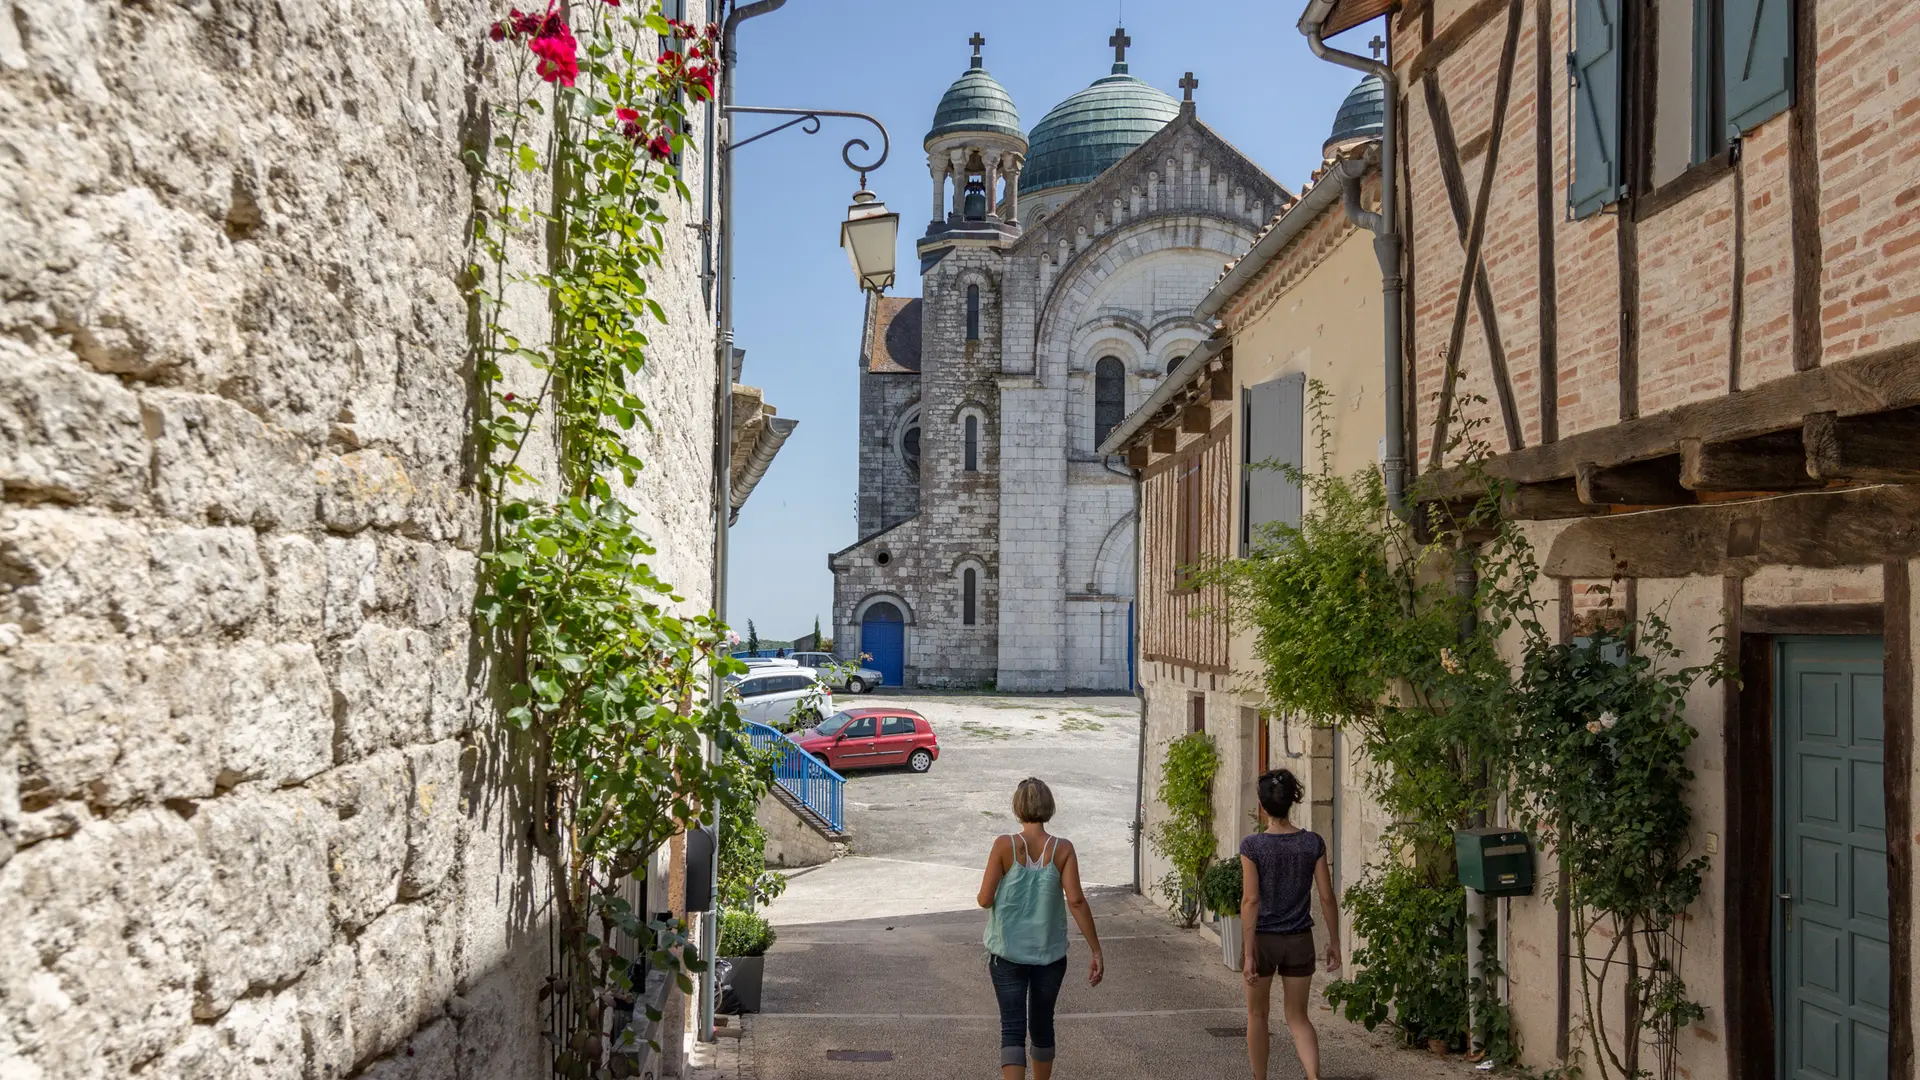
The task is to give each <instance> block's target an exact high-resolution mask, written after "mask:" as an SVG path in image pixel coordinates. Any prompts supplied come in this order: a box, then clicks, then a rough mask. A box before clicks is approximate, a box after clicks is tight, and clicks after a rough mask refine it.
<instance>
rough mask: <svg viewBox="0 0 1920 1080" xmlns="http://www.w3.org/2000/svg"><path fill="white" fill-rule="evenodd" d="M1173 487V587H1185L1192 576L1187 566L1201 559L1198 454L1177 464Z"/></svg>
mask: <svg viewBox="0 0 1920 1080" xmlns="http://www.w3.org/2000/svg"><path fill="white" fill-rule="evenodd" d="M1178 474H1179V475H1178V477H1177V479H1176V485H1177V486H1176V487H1175V489H1174V500H1175V506H1176V507H1177V509H1178V517H1179V520H1177V521H1176V522H1175V523H1174V526H1175V527H1174V552H1173V565H1174V567H1175V571H1174V586H1175V587H1176V588H1181V589H1184V588H1186V587H1187V579H1188V578H1189V577H1191V576H1192V575H1191V573H1190V572H1189V569H1188V568H1189V567H1191V566H1192V565H1193V564H1194V563H1195V562H1197V561H1198V560H1199V558H1200V515H1201V512H1202V508H1201V499H1200V456H1199V455H1197V454H1196V455H1195V456H1194V457H1193V459H1192V460H1190V461H1188V462H1187V463H1185V464H1183V465H1181V466H1179V467H1178Z"/></svg>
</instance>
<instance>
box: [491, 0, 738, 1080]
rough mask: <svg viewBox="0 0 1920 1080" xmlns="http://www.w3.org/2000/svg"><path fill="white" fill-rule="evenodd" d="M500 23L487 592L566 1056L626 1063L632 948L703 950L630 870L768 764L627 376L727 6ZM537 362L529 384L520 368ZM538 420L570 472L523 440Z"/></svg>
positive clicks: (618, 10) (648, 315)
mask: <svg viewBox="0 0 1920 1080" xmlns="http://www.w3.org/2000/svg"><path fill="white" fill-rule="evenodd" d="M488 36H489V37H490V38H491V39H492V41H493V42H494V43H495V48H494V50H493V51H492V52H491V53H490V54H489V57H490V61H489V67H490V69H491V74H492V76H493V78H494V79H495V80H496V81H497V82H498V83H501V84H504V90H505V94H504V100H503V101H501V102H499V103H497V104H494V105H492V106H491V107H490V110H489V115H488V118H487V119H488V121H489V124H490V133H491V134H490V136H489V138H488V141H487V144H486V145H485V146H482V147H474V148H472V149H470V151H469V154H468V160H469V163H470V166H471V167H472V168H473V169H474V171H475V173H476V174H477V175H478V176H479V177H480V178H481V179H482V181H483V187H482V193H483V198H482V199H481V205H480V206H479V207H478V208H477V211H476V214H475V217H474V228H473V248H474V258H473V263H472V266H471V268H470V271H469V273H470V281H471V287H472V291H473V294H474V299H475V302H476V306H477V309H478V311H479V316H480V317H479V323H480V344H479V348H478V350H477V360H476V372H477V377H478V381H479V384H480V387H481V389H482V390H483V391H484V392H485V393H484V395H483V408H482V409H481V415H480V416H479V418H478V419H477V429H478V436H479V441H480V446H481V461H482V462H483V465H484V484H483V486H484V492H485V495H486V498H487V504H488V510H489V513H490V519H489V535H488V547H487V549H486V551H485V552H484V555H483V560H484V567H485V572H486V582H485V589H484V591H483V593H482V595H481V596H480V597H479V598H478V600H477V602H476V603H477V608H478V614H479V615H480V617H481V618H482V619H483V620H484V622H485V624H486V625H487V626H488V627H489V628H490V629H491V631H492V633H493V634H494V644H495V646H496V648H497V649H498V652H499V655H501V656H502V657H503V658H505V663H504V664H503V667H504V668H505V669H506V670H505V673H504V681H505V682H506V684H507V685H506V687H505V693H506V697H507V708H506V710H505V714H504V715H505V720H506V722H507V723H508V724H509V725H510V726H511V727H512V728H514V729H517V730H519V731H521V732H523V733H525V735H526V737H527V738H528V740H529V742H530V745H531V754H532V759H533V760H532V775H533V782H534V785H535V789H536V792H535V795H536V803H535V805H536V806H539V807H544V808H545V811H546V812H545V815H544V819H543V820H541V821H539V822H536V824H535V828H534V833H535V838H536V843H537V845H538V847H539V849H540V851H541V853H542V855H543V856H544V857H545V860H546V863H547V865H548V867H549V868H550V871H551V874H552V892H553V905H554V918H555V932H556V935H557V938H558V941H559V944H560V952H561V955H562V958H563V959H562V962H561V965H560V971H559V972H558V973H557V974H556V975H555V976H554V977H553V978H552V979H551V980H550V981H549V985H548V987H547V989H546V990H545V991H543V997H545V996H548V995H553V996H556V997H557V998H558V999H559V1000H561V1001H564V1002H565V1003H566V1004H565V1007H564V1009H563V1010H559V1011H560V1012H561V1013H562V1015H561V1016H560V1017H559V1022H558V1028H559V1029H558V1030H557V1031H556V1032H555V1046H554V1068H555V1071H556V1072H558V1073H559V1074H560V1075H563V1076H568V1077H601V1076H613V1075H617V1074H619V1073H620V1072H621V1071H623V1069H622V1062H623V1061H624V1060H625V1059H624V1057H623V1056H622V1054H621V1053H619V1051H631V1050H632V1049H633V1046H632V1044H631V1042H630V1038H631V1036H630V1035H629V1034H628V1033H627V1032H611V1033H610V1027H611V1025H610V1024H609V1023H608V1019H609V1012H610V1010H612V1009H614V1008H615V1007H616V1006H618V1005H620V1004H622V1003H624V1002H626V1001H630V1000H631V999H632V998H633V997H634V996H635V994H636V987H635V986H634V985H633V972H634V970H635V966H636V962H637V961H639V960H641V959H642V956H641V955H640V954H644V956H645V959H646V960H647V961H648V962H649V963H650V964H651V966H653V967H654V968H656V969H665V970H669V971H672V972H673V973H674V975H675V977H676V978H677V980H678V981H679V984H680V986H681V988H682V990H683V991H684V992H691V990H692V983H691V980H690V978H689V977H688V974H689V973H690V972H698V971H700V970H703V968H704V962H703V961H702V960H701V959H700V958H699V957H698V956H695V955H693V954H692V952H691V951H690V950H686V949H685V947H686V945H687V941H688V934H687V927H686V926H685V924H684V923H683V922H681V921H679V920H657V919H651V918H649V917H648V913H646V912H636V911H633V910H631V907H630V905H629V904H628V902H627V901H626V900H625V899H624V898H623V897H622V895H621V893H622V889H623V885H624V883H625V882H627V881H629V880H631V879H633V878H636V877H638V876H641V875H644V874H645V872H646V868H647V865H648V862H649V860H650V858H651V856H652V854H653V853H654V852H655V851H656V850H658V849H659V848H660V847H661V846H662V845H664V844H665V843H667V841H668V840H669V839H670V838H672V837H673V836H675V835H676V834H678V833H680V832H683V831H684V830H686V829H689V828H692V827H695V826H697V825H702V824H710V823H712V822H713V821H714V819H715V817H716V812H717V811H718V809H719V808H720V807H722V806H724V805H727V804H729V803H730V802H736V801H740V800H743V799H747V798H748V797H749V796H750V793H751V790H752V785H753V782H754V779H755V777H754V775H753V774H754V771H755V769H754V767H753V766H752V765H751V764H750V763H748V762H746V761H745V760H744V759H743V758H742V757H741V756H740V755H739V754H736V753H734V751H735V750H736V749H739V748H743V747H744V746H745V742H744V740H742V739H738V738H737V736H736V732H737V731H738V730H739V720H738V716H737V714H736V712H735V709H734V706H733V704H732V703H731V702H730V701H727V700H725V699H724V698H723V699H722V700H720V701H718V702H715V701H713V700H712V699H711V698H710V696H709V694H708V688H709V687H710V685H711V680H712V679H713V678H714V677H715V676H716V675H724V674H726V673H728V672H730V671H733V670H736V669H737V666H736V665H735V664H734V661H733V660H732V659H731V658H730V657H729V656H728V650H727V640H728V637H727V632H726V628H725V627H724V626H723V625H721V623H720V622H719V620H718V619H717V618H715V617H714V616H713V615H711V614H698V615H685V614H681V613H680V610H679V609H681V608H682V607H683V606H684V599H683V598H682V597H680V596H679V595H676V593H675V592H674V589H673V587H672V586H671V585H670V584H668V583H667V582H665V581H662V580H660V579H659V578H658V577H657V576H656V575H655V574H654V572H653V571H652V569H651V567H650V566H649V563H648V560H649V559H650V558H651V557H652V556H653V555H654V548H653V546H652V544H651V543H650V542H649V541H648V539H647V537H646V536H645V535H644V534H643V533H642V532H641V531H640V529H639V528H638V527H637V526H636V524H635V522H634V515H633V512H632V510H631V509H630V508H629V506H628V505H627V503H626V502H625V501H623V495H624V493H625V492H626V491H627V490H629V489H631V487H632V485H633V484H634V483H635V481H636V480H637V478H638V475H639V473H640V470H641V468H642V465H643V463H642V461H641V460H640V458H639V456H638V455H637V453H636V452H635V449H634V446H635V443H636V440H637V438H638V435H639V433H640V430H641V429H642V428H647V427H649V426H650V424H649V421H648V418H647V409H646V403H645V402H644V401H643V400H642V399H641V397H640V395H639V393H638V392H637V391H636V390H635V389H634V380H635V379H636V377H637V376H639V374H640V373H641V371H642V369H643V368H644V366H645V364H646V361H647V349H648V347H649V341H648V332H649V330H650V329H651V328H652V327H653V326H655V325H658V324H661V323H664V322H665V320H666V312H665V310H664V309H663V308H662V307H661V305H660V303H659V302H658V301H657V300H656V299H654V298H653V297H652V296H651V295H649V288H648V279H649V276H650V275H651V274H653V273H654V272H656V271H658V270H660V269H661V268H662V260H663V255H664V252H665V249H666V238H665V233H664V230H665V227H666V224H667V214H666V203H667V201H668V200H670V199H671V200H678V201H682V202H684V201H686V200H687V199H688V191H687V188H686V185H685V184H684V183H683V182H682V181H681V179H680V176H679V174H678V170H677V167H676V164H675V158H676V156H677V155H679V154H681V153H683V152H684V151H685V150H686V149H687V139H686V136H685V135H684V134H683V132H684V130H685V129H686V127H687V123H686V121H687V114H686V108H687V103H688V102H692V101H701V100H706V99H708V98H710V97H711V96H712V92H713V71H714V49H715V41H714V37H715V29H714V28H712V27H707V28H700V27H695V26H691V25H688V24H685V23H679V22H673V21H670V20H667V19H664V18H662V17H661V15H660V14H659V12H658V11H657V10H655V9H653V7H652V6H651V5H648V4H644V3H643V4H642V5H640V6H637V7H621V6H620V5H619V3H618V0H605V2H604V3H582V4H578V5H575V6H572V7H567V8H561V7H549V8H548V9H547V10H546V11H545V12H542V13H538V14H529V13H524V12H520V11H518V10H515V11H513V12H511V13H510V14H509V16H508V17H507V18H506V19H503V20H501V21H500V22H499V23H497V24H495V25H494V26H493V27H492V28H491V30H490V33H489V35H488ZM662 42H664V43H665V47H664V48H661V47H660V46H661V43H662ZM541 256H544V259H542V258H541ZM528 266H538V267H539V268H538V269H526V267H528ZM535 298H537V300H536V299H535ZM515 300H517V301H518V302H517V303H516V302H515ZM543 326H544V332H542V330H541V329H540V328H541V327H543ZM523 328H524V329H523ZM522 381H532V382H537V386H536V387H534V388H532V389H531V390H527V389H514V387H516V386H518V385H519V384H520V382H522ZM536 435H538V436H540V437H541V438H542V439H544V440H545V441H546V443H550V445H551V447H552V448H553V451H554V453H555V458H556V462H555V468H554V470H553V471H554V472H555V473H556V475H553V476H541V475H539V474H538V471H537V470H536V469H534V468H531V467H529V466H528V465H526V464H525V463H524V462H523V454H524V452H525V451H526V450H527V448H528V447H529V446H530V445H531V444H532V443H533V441H534V439H535V437H536ZM543 445H544V444H543ZM714 751H718V753H717V754H716V753H715V752H714ZM622 942H638V943H640V944H639V945H638V946H637V949H636V948H634V947H629V948H628V949H626V950H624V951H623V949H622V948H621V943H622ZM649 1015H650V1016H652V1017H653V1018H655V1019H657V1018H658V1015H657V1014H656V1013H653V1012H652V1010H651V1009H649Z"/></svg>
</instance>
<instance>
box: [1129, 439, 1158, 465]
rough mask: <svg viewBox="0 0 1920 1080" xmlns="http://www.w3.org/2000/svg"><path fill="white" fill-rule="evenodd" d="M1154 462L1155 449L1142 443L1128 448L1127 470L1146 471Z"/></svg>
mask: <svg viewBox="0 0 1920 1080" xmlns="http://www.w3.org/2000/svg"><path fill="white" fill-rule="evenodd" d="M1152 461H1153V449H1152V448H1151V447H1148V446H1146V445H1144V444H1142V443H1134V444H1133V445H1132V446H1129V447H1127V468H1129V469H1144V468H1146V467H1147V465H1148V464H1149V463H1151V462H1152Z"/></svg>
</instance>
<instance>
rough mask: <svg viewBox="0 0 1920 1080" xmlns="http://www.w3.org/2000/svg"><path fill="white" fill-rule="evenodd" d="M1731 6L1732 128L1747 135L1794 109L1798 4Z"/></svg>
mask: <svg viewBox="0 0 1920 1080" xmlns="http://www.w3.org/2000/svg"><path fill="white" fill-rule="evenodd" d="M1725 2H1726V8H1725V12H1724V15H1723V23H1722V24H1723V25H1724V26H1725V27H1726V37H1725V38H1724V46H1725V48H1726V53H1725V57H1726V80H1727V83H1726V86H1727V91H1726V92H1727V126H1728V127H1729V128H1734V127H1737V128H1739V129H1740V131H1741V133H1742V134H1744V133H1746V132H1749V131H1752V130H1753V129H1754V128H1756V127H1759V126H1760V122H1761V121H1763V120H1766V119H1767V118H1769V117H1773V116H1778V115H1780V113H1782V112H1783V111H1785V110H1786V108H1787V106H1789V105H1791V104H1793V4H1792V3H1791V2H1790V0H1725Z"/></svg>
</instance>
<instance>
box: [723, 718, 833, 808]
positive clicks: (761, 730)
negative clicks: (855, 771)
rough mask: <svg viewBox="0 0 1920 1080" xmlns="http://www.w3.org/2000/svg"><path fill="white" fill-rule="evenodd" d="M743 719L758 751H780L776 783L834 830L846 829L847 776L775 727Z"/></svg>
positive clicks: (749, 736) (750, 738) (749, 739)
mask: <svg viewBox="0 0 1920 1080" xmlns="http://www.w3.org/2000/svg"><path fill="white" fill-rule="evenodd" d="M742 722H743V723H745V724H746V726H747V740H748V741H749V742H751V743H752V744H753V748H754V749H755V750H765V749H767V748H768V747H772V748H773V749H774V750H775V751H777V752H778V753H779V755H780V756H779V759H778V760H777V761H775V762H774V766H773V779H774V782H775V783H777V784H779V785H780V786H781V787H783V788H785V789H787V793H788V794H790V795H792V796H793V797H794V798H796V799H798V800H800V805H802V806H804V807H806V808H807V809H809V810H811V811H813V812H814V813H816V814H819V815H820V816H821V817H822V818H824V819H825V820H826V822H827V824H828V825H830V826H832V827H833V831H834V832H845V831H846V824H847V823H846V797H845V796H846V788H847V781H846V778H845V777H843V776H841V775H840V774H839V773H837V772H834V771H833V770H832V769H829V768H827V766H826V764H825V763H824V762H822V761H821V760H820V759H819V758H817V757H814V756H813V755H812V754H809V753H807V752H806V751H805V750H802V749H800V746H799V744H797V743H795V742H794V741H793V740H792V739H789V738H787V737H786V736H785V735H782V734H780V732H778V731H776V730H774V729H773V728H770V727H768V726H767V725H765V724H761V723H756V722H755V721H752V720H746V721H742Z"/></svg>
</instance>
